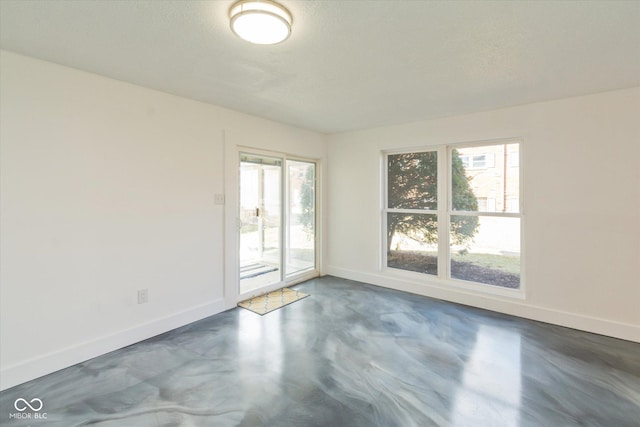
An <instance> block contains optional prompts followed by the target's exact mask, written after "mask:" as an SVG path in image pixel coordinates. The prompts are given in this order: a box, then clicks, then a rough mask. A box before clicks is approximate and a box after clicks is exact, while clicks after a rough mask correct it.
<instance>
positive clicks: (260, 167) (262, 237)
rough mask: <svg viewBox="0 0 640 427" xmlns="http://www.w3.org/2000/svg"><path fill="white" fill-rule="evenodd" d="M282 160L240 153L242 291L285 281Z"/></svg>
mask: <svg viewBox="0 0 640 427" xmlns="http://www.w3.org/2000/svg"><path fill="white" fill-rule="evenodd" d="M281 176H282V161H281V160H280V159H277V158H270V157H262V156H256V155H248V154H241V156H240V293H241V294H242V293H246V292H250V291H253V290H256V289H260V288H262V287H265V286H268V285H272V284H274V283H278V282H280V281H281V280H282V265H281V259H282V255H281V234H282V231H281V230H282V228H281V224H282V214H281V212H282V205H281V200H282V194H281V188H282V185H281V182H282V181H281V180H282V178H281Z"/></svg>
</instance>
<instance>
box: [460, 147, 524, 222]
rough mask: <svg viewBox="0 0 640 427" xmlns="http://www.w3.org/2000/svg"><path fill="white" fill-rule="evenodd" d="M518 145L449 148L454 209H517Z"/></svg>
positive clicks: (492, 210)
mask: <svg viewBox="0 0 640 427" xmlns="http://www.w3.org/2000/svg"><path fill="white" fill-rule="evenodd" d="M519 156H520V153H519V144H517V143H514V144H500V145H485V146H480V147H465V148H458V149H455V150H452V153H451V181H452V183H451V185H452V189H451V191H452V195H453V202H452V206H453V210H455V211H472V212H515V213H517V212H519V210H520V206H519V205H520V203H519V200H520V166H519Z"/></svg>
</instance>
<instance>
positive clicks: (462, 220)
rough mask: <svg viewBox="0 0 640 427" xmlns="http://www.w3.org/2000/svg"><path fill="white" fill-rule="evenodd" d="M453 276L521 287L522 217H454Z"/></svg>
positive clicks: (452, 226)
mask: <svg viewBox="0 0 640 427" xmlns="http://www.w3.org/2000/svg"><path fill="white" fill-rule="evenodd" d="M451 277H452V278H454V279H460V280H467V281H471V282H479V283H486V284H488V285H495V286H501V287H504V288H515V289H517V288H519V287H520V218H504V217H488V216H461V215H452V216H451Z"/></svg>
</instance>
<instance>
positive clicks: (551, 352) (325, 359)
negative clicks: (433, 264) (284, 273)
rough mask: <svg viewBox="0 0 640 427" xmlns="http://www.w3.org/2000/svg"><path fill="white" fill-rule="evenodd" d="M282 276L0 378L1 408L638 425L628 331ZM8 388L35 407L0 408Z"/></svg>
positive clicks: (636, 353)
mask: <svg viewBox="0 0 640 427" xmlns="http://www.w3.org/2000/svg"><path fill="white" fill-rule="evenodd" d="M294 288H296V289H300V290H302V291H304V292H307V293H310V294H311V296H310V297H308V298H306V299H303V300H301V301H298V302H296V303H294V304H291V305H289V306H286V307H284V308H282V309H280V310H277V311H274V312H272V313H269V314H267V315H265V316H259V315H257V314H254V313H252V312H249V311H247V310H244V309H240V308H236V309H233V310H229V311H226V312H224V313H221V314H218V315H215V316H212V317H210V318H207V319H204V320H202V321H200V322H196V323H193V324H191V325H188V326H185V327H182V328H180V329H177V330H174V331H171V332H168V333H166V334H163V335H160V336H158V337H155V338H152V339H150V340H147V341H144V342H141V343H138V344H135V345H133V346H130V347H127V348H124V349H121V350H118V351H115V352H112V353H109V354H107V355H104V356H101V357H98V358H95V359H92V360H89V361H87V362H84V363H81V364H78V365H75V366H72V367H70V368H67V369H64V370H62V371H59V372H56V373H53V374H51V375H48V376H45V377H42V378H39V379H37V380H34V381H31V382H29V383H26V384H23V385H20V386H17V387H14V388H12V389H9V390H6V391H4V392H2V393H0V410H1V411H0V417H1V418H0V424H2V425H3V426H5V425H6V426H12V427H13V426H29V425H30V426H38V425H42V426H65V427H67V426H80V425H98V426H136V427H141V426H332V427H334V426H350V427H351V426H403V427H405V426H473V427H478V426H499V427H509V426H571V425H581V426H607V427H608V426H616V427H622V426H636V427H637V426H639V425H640V344H637V343H632V342H627V341H622V340H617V339H613V338H608V337H604V336H599V335H593V334H589V333H585V332H579V331H575V330H571V329H566V328H562V327H558V326H553V325H548V324H543V323H538V322H533V321H528V320H523V319H519V318H514V317H510V316H506V315H500V314H496V313H492V312H488V311H483V310H479V309H474V308H469V307H464V306H460V305H455V304H451V303H446V302H441V301H437V300H432V299H429V298H425V297H420V296H416V295H410V294H405V293H402V292H396V291H391V290H387V289H384V288H379V287H374V286H369V285H364V284H361V283H357V282H352V281H348V280H343V279H337V278H334V277H324V278H321V279H314V280H311V281H309V282H306V283H304V284H301V285H298V286H295V287H294ZM19 398H25V399H26V400H30V399H33V398H39V399H41V401H42V402H43V408H42V409H41V410H40V411H39V412H38V413H39V414H43V413H45V412H46V414H47V419H46V420H42V419H35V418H34V417H35V415H36V412H34V411H31V410H30V409H27V410H25V411H24V412H23V413H25V414H32V415H33V416H34V417H32V418H31V419H23V420H16V419H9V414H10V413H15V412H17V411H16V410H15V409H14V404H15V403H16V399H19ZM22 404H23V402H19V405H18V406H21V405H22ZM35 404H37V402H35V403H34V405H35ZM22 407H24V406H23V405H22Z"/></svg>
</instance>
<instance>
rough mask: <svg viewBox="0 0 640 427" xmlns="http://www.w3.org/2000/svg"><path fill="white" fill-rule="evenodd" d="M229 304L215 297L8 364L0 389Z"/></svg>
mask: <svg viewBox="0 0 640 427" xmlns="http://www.w3.org/2000/svg"><path fill="white" fill-rule="evenodd" d="M227 308H228V307H227V306H226V305H225V302H224V300H223V299H219V300H215V301H211V302H208V303H205V304H201V305H199V306H196V307H192V308H190V309H188V310H184V311H181V312H178V313H173V314H170V315H168V316H164V317H161V318H158V319H154V320H152V321H149V322H146V323H143V324H140V325H137V326H134V327H132V328H129V329H125V330H122V331H118V332H115V333H113V334H109V335H105V336H102V337H99V338H95V339H93V340H90V341H86V342H83V343H78V344H76V345H72V346H69V347H66V348H62V349H60V350H56V351H52V352H50V353H47V354H44V355H42V356H38V357H34V358H32V359H29V360H25V361H23V362H20V363H16V364H13V365H10V366H7V367H5V368H3V369H2V370H1V371H0V390H5V389H8V388H10V387H13V386H16V385H18V384H22V383H24V382H27V381H30V380H33V379H35V378H39V377H41V376H43V375H47V374H50V373H52V372H55V371H58V370H60V369H64V368H67V367H69V366H72V365H75V364H77V363H81V362H84V361H86V360H89V359H91V358H93V357H97V356H101V355H103V354H106V353H109V352H111V351H114V350H117V349H119V348H122V347H126V346H128V345H131V344H134V343H137V342H140V341H143V340H145V339H148V338H151V337H154V336H156V335H159V334H162V333H164V332H168V331H170V330H172V329H175V328H178V327H180V326H184V325H187V324H189V323H192V322H195V321H197V320H201V319H204V318H205V317H209V316H211V315H214V314H216V313H220V312H222V311H224V310H226V309H227Z"/></svg>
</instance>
